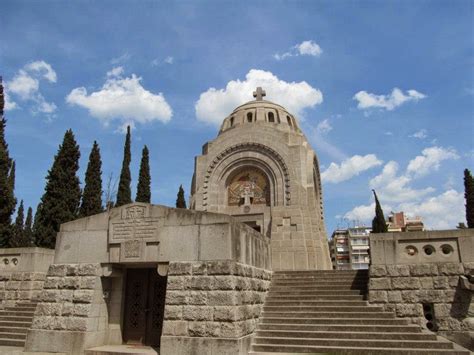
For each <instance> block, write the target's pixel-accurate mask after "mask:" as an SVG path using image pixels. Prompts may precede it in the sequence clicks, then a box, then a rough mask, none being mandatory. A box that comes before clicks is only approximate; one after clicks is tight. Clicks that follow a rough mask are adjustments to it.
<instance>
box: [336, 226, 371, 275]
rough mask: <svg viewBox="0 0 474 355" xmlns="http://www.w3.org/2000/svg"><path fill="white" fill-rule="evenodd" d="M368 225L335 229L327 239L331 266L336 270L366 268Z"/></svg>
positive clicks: (369, 229) (367, 266)
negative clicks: (328, 239) (329, 238)
mask: <svg viewBox="0 0 474 355" xmlns="http://www.w3.org/2000/svg"><path fill="white" fill-rule="evenodd" d="M371 231H372V228H370V227H364V226H362V227H352V228H347V229H337V230H335V231H334V232H333V234H332V237H331V240H330V241H329V250H330V253H331V260H332V263H333V268H334V269H336V270H360V269H368V268H369V263H370V256H369V235H370V232H371Z"/></svg>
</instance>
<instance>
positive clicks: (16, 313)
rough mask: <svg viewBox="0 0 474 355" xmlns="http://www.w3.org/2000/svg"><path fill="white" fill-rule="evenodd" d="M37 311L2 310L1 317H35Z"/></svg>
mask: <svg viewBox="0 0 474 355" xmlns="http://www.w3.org/2000/svg"><path fill="white" fill-rule="evenodd" d="M34 314H35V312H34V311H33V312H32V311H17V310H14V311H0V317H2V316H24V317H33V316H34Z"/></svg>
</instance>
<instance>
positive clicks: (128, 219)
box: [111, 206, 158, 241]
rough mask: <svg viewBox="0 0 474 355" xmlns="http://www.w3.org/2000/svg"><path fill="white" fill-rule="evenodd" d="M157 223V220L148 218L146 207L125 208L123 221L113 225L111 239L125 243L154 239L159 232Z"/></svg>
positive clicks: (122, 216)
mask: <svg viewBox="0 0 474 355" xmlns="http://www.w3.org/2000/svg"><path fill="white" fill-rule="evenodd" d="M157 222H158V219H157V218H152V217H148V209H147V207H145V206H130V207H128V208H124V209H123V210H122V214H121V219H120V220H118V221H113V222H112V223H111V224H112V226H111V227H112V228H111V232H112V233H111V239H112V240H114V241H125V240H131V239H149V238H153V237H154V236H155V232H156V230H157Z"/></svg>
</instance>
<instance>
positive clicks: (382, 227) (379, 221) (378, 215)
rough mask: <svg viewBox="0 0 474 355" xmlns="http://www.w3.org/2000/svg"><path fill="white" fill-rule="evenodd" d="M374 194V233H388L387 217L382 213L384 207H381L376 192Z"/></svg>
mask: <svg viewBox="0 0 474 355" xmlns="http://www.w3.org/2000/svg"><path fill="white" fill-rule="evenodd" d="M372 191H373V192H374V197H375V217H374V219H373V220H372V233H387V231H388V228H387V223H385V217H384V214H383V211H382V206H380V202H379V199H378V198H377V194H376V193H375V190H372Z"/></svg>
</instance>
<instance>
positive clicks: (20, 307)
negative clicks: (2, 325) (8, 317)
mask: <svg viewBox="0 0 474 355" xmlns="http://www.w3.org/2000/svg"><path fill="white" fill-rule="evenodd" d="M4 310H5V311H12V310H19V311H32V312H34V311H35V310H36V307H33V306H15V307H5V308H4Z"/></svg>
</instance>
